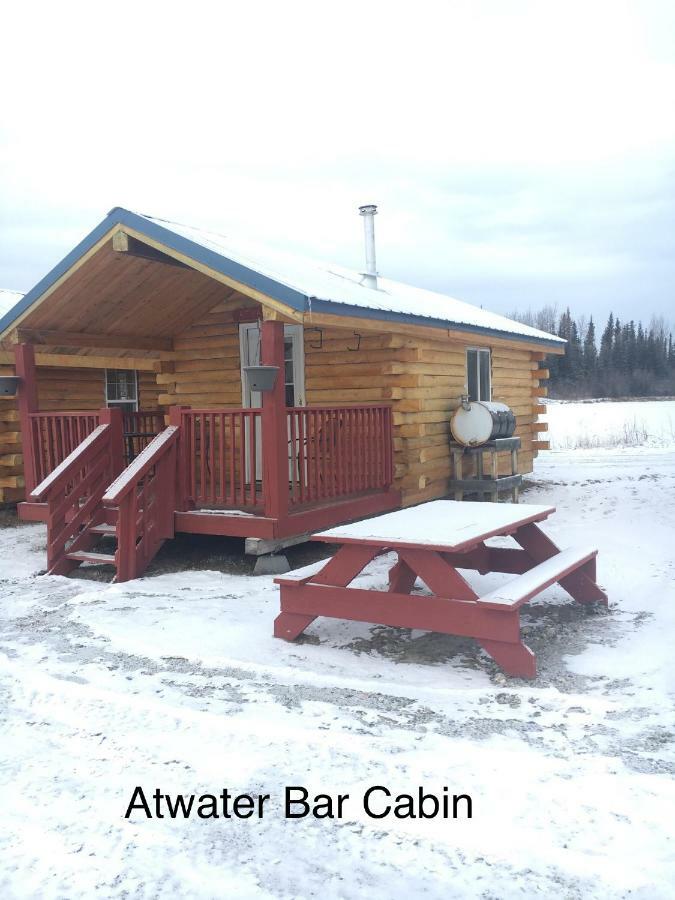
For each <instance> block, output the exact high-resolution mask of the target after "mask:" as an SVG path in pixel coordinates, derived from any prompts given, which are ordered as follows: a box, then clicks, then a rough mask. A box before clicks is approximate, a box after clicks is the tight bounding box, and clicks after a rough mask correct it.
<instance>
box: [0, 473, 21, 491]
mask: <svg viewBox="0 0 675 900" xmlns="http://www.w3.org/2000/svg"><path fill="white" fill-rule="evenodd" d="M25 486H26V482H25V481H24V477H23V475H3V476H0V488H22V487H25Z"/></svg>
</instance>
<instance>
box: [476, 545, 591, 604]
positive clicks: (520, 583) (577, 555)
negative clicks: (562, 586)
mask: <svg viewBox="0 0 675 900" xmlns="http://www.w3.org/2000/svg"><path fill="white" fill-rule="evenodd" d="M592 556H593V553H592V552H590V551H589V549H588V547H568V548H567V549H561V551H560V553H556V554H555V556H552V557H551V558H550V559H547V560H545V561H544V562H542V563H539V565H538V566H535V567H534V568H533V569H530V571H529V572H525V573H523V574H522V575H518V576H517V577H516V578H514V579H512V580H511V581H508V582H507V583H506V584H501V585H500V586H499V587H498V588H495V590H494V591H490V593H489V594H486V595H485V596H483V597H480V598H479V600H478V602H479V603H486V604H495V603H496V604H498V605H503V606H514V605H515V604H516V603H518V602H519V601H521V600H523V599H525V598H528V597H532V596H533V595H534V594H537V593H539V592H540V591H541V589H542V585H549V584H552V583H553V582H554V581H557V579H558V578H559V577H560V576H561V574H563V573H564V572H565V570H568V571H569V569H570V568H571V567H578V566H579V564H580V563H584V562H587V561H588V560H589V559H590V558H591V557H592Z"/></svg>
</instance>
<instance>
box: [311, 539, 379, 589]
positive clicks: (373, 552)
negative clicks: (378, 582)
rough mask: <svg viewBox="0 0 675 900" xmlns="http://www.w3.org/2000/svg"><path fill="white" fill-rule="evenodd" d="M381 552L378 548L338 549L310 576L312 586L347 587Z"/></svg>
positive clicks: (354, 547)
mask: <svg viewBox="0 0 675 900" xmlns="http://www.w3.org/2000/svg"><path fill="white" fill-rule="evenodd" d="M381 552H382V551H381V550H380V549H379V548H378V547H368V546H366V545H364V546H361V547H356V546H352V547H340V549H339V550H338V552H337V553H336V554H335V556H333V557H331V559H329V560H328V562H327V563H326V565H325V566H324V567H323V568H322V569H320V570H319V571H318V572H317V573H316V574H315V575H313V576H312V578H311V581H312V583H313V584H332V585H338V586H339V587H347V585H348V584H349V583H350V582H351V581H353V580H354V579H355V578H356V576H357V575H359V574H360V573H361V572H362V571H363V570H364V569H365V567H366V566H367V565H368V563H369V562H370V561H371V560H373V559H375V557H376V556H378V555H379V554H380V553H381Z"/></svg>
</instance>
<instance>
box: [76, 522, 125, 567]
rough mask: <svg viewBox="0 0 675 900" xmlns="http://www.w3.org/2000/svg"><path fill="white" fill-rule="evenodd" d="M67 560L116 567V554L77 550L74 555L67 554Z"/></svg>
mask: <svg viewBox="0 0 675 900" xmlns="http://www.w3.org/2000/svg"><path fill="white" fill-rule="evenodd" d="M92 530H93V529H92ZM66 559H73V560H75V562H93V563H108V564H109V565H112V566H114V565H115V554H114V553H94V551H93V550H76V551H75V552H74V553H66Z"/></svg>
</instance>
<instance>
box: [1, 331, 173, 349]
mask: <svg viewBox="0 0 675 900" xmlns="http://www.w3.org/2000/svg"><path fill="white" fill-rule="evenodd" d="M16 342H17V343H19V344H24V343H30V344H50V345H51V346H53V347H107V348H113V347H114V348H115V349H118V350H171V348H172V346H173V342H172V339H171V338H160V337H139V336H138V335H135V334H88V333H87V332H84V331H51V330H44V329H39V328H17V329H16Z"/></svg>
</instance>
